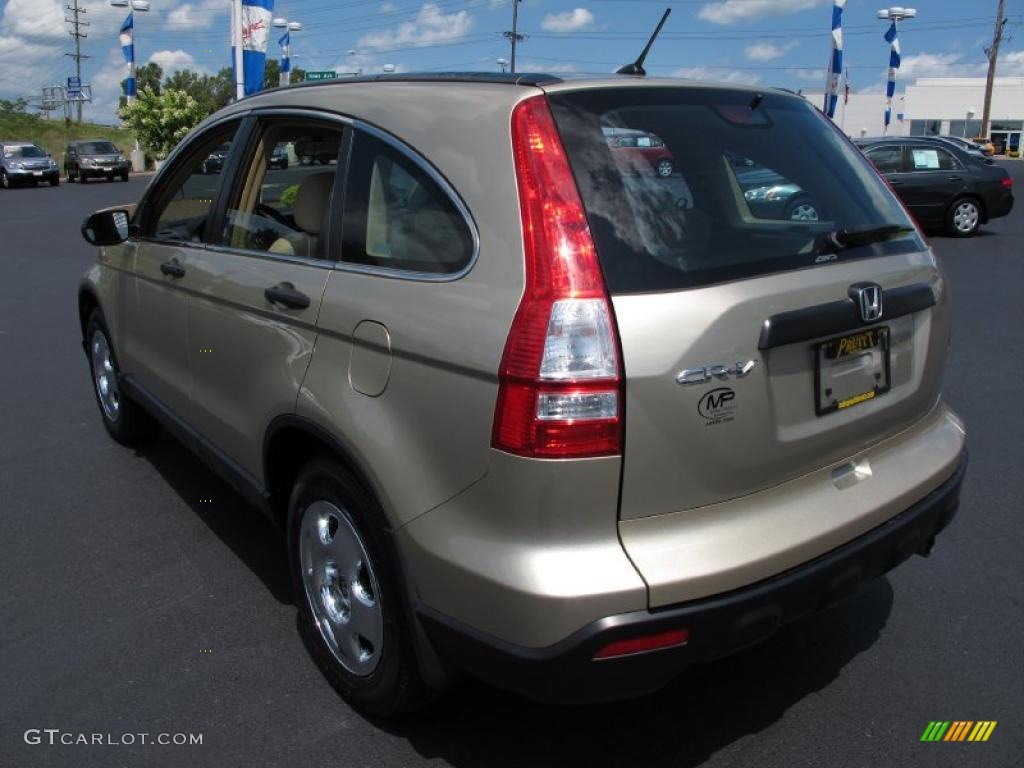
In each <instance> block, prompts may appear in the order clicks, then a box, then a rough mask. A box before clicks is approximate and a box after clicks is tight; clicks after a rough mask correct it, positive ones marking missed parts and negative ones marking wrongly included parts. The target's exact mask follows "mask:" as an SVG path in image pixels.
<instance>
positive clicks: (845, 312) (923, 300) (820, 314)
mask: <svg viewBox="0 0 1024 768" xmlns="http://www.w3.org/2000/svg"><path fill="white" fill-rule="evenodd" d="M866 286H874V283H855V284H854V285H851V286H850V291H849V293H850V294H851V295H848V296H847V297H846V298H845V299H841V300H840V301H830V302H828V303H826V304H815V305H814V306H812V307H804V308H803V309H794V310H790V311H789V312H780V313H778V314H775V315H772V316H771V317H769V318H768V319H767V320H765V321H764V323H763V325H762V326H761V336H760V338H759V339H758V342H757V348H758V349H772V348H773V347H783V346H785V345H787V344H796V343H798V342H801V341H811V340H812V339H818V338H821V337H822V336H832V335H834V334H839V333H844V332H846V331H855V330H857V329H858V328H862V327H864V326H866V325H874V324H875V323H877V322H880V321H881V320H891V319H893V318H896V317H902V316H903V315H910V314H913V313H914V312H920V311H922V310H925V309H929V308H931V307H934V306H935V292H934V291H932V288H931V286H930V285H928V284H927V283H911V284H910V285H904V286H902V287H900V288H885V289H882V288H878V290H879V293H880V296H881V302H880V307H879V308H878V309H879V311H878V314H877V316H874V317H872V318H871V319H869V320H866V319H865V318H864V317H863V315H862V313H861V307H860V306H859V304H858V302H857V301H855V300H854V298H853V296H855V295H858V292H859V291H860V290H861V289H863V288H864V287H866ZM875 287H877V286H875Z"/></svg>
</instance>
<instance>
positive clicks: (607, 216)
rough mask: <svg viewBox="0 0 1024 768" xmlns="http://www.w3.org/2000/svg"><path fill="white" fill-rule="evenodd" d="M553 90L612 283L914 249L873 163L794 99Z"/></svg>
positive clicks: (615, 286) (662, 282) (672, 285)
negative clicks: (845, 244) (838, 244)
mask: <svg viewBox="0 0 1024 768" xmlns="http://www.w3.org/2000/svg"><path fill="white" fill-rule="evenodd" d="M550 101H551V106H552V112H553V114H554V116H555V120H556V122H557V124H558V128H559V132H560V133H561V136H562V141H563V143H564V144H565V147H566V152H567V154H568V155H569V161H570V164H571V165H572V169H573V173H574V174H575V176H576V181H577V184H578V185H579V188H580V194H581V196H582V198H583V203H584V207H585V208H586V211H587V217H588V220H589V223H590V228H591V231H592V233H593V235H594V239H595V242H596V244H597V248H598V253H599V255H600V259H601V263H602V266H603V268H604V271H605V277H606V280H607V281H608V286H609V289H610V290H611V291H612V292H613V293H631V292H646V291H665V290H675V289H680V288H687V287H695V286H700V285H707V284H710V283H716V282H722V281H726V280H734V279H739V278H743V277H751V276H756V275H761V274H767V273H771V272H777V271H782V270H790V269H799V268H805V267H815V266H820V265H824V264H827V263H829V262H833V261H839V260H845V259H851V258H859V257H865V256H873V255H875V256H877V255H883V254H886V253H901V252H907V251H911V250H915V249H920V248H923V247H924V244H923V243H922V242H921V241H920V240H919V238H918V237H917V235H916V232H915V230H914V228H913V224H912V223H911V222H910V221H909V220H908V218H907V215H906V213H905V212H904V211H903V209H902V207H901V206H900V204H899V202H898V201H897V200H896V199H895V197H894V196H893V195H892V193H891V192H890V191H889V190H888V188H887V187H886V186H885V184H884V182H882V181H881V179H879V177H878V174H877V172H876V171H875V170H874V168H872V167H871V165H870V163H868V162H867V161H866V160H865V159H864V157H863V155H861V153H860V152H859V151H858V150H857V149H855V148H854V147H852V146H851V145H850V144H849V143H848V142H847V140H846V139H845V138H844V137H843V136H842V135H841V134H840V133H839V131H838V130H836V129H835V128H834V127H832V126H831V125H830V124H829V123H828V121H827V120H826V119H825V118H824V117H823V116H821V115H820V114H819V113H818V112H817V111H816V110H815V109H814V108H813V107H812V106H811V105H810V104H808V103H807V102H805V101H804V100H803V99H801V98H799V97H796V96H789V95H786V94H777V93H767V94H763V95H760V94H757V93H754V92H742V91H734V90H717V89H703V88H702V89H694V88H673V87H664V88H662V87H645V88H630V89H627V88H607V89H604V88H598V89H588V90H582V91H570V92H563V93H555V94H551V96H550ZM869 231H870V232H877V235H876V236H873V237H858V238H848V239H847V240H846V242H848V243H854V242H855V243H856V247H852V246H850V247H844V248H836V247H833V245H832V244H834V243H835V242H836V237H835V235H836V233H839V235H840V236H839V239H840V241H842V240H843V237H842V235H843V234H844V233H846V234H848V233H854V232H856V233H862V234H863V233H866V232H869Z"/></svg>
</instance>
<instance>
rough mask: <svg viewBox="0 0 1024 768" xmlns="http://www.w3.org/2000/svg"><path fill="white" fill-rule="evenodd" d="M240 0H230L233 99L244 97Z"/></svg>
mask: <svg viewBox="0 0 1024 768" xmlns="http://www.w3.org/2000/svg"><path fill="white" fill-rule="evenodd" d="M242 37H243V35H242V0H231V46H232V48H233V49H234V52H235V55H234V60H235V100H236V101H241V100H242V99H243V98H244V97H245V72H243V71H242Z"/></svg>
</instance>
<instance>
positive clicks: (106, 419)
mask: <svg viewBox="0 0 1024 768" xmlns="http://www.w3.org/2000/svg"><path fill="white" fill-rule="evenodd" d="M85 340H86V355H87V357H88V360H89V373H90V375H91V378H92V384H93V387H92V390H93V394H94V395H95V396H96V404H97V405H98V406H99V409H100V416H101V417H102V419H103V426H104V427H106V428H107V432H109V433H110V436H111V437H112V438H114V440H116V441H117V442H119V443H121V445H127V446H136V445H138V444H139V443H142V442H144V441H145V440H146V439H148V438H150V437H152V436H153V435H154V434H155V433H156V429H157V424H156V421H154V419H153V417H152V416H150V415H149V414H148V413H146V411H144V410H143V409H142V407H141V406H140V405H138V404H137V403H135V402H134V401H132V400H131V399H129V398H128V397H127V396H125V395H124V394H122V392H121V389H120V385H119V384H118V381H117V375H118V373H119V372H120V369H119V368H118V365H117V358H116V357H115V356H114V348H113V346H111V344H110V332H109V331H108V330H107V326H106V323H105V322H104V321H103V314H102V313H101V312H100V311H99V310H98V309H94V310H93V311H92V314H91V315H89V321H88V323H86V326H85Z"/></svg>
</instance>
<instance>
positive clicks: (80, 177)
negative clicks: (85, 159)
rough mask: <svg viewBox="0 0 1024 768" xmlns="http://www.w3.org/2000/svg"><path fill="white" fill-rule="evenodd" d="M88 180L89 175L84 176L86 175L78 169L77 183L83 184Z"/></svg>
mask: <svg viewBox="0 0 1024 768" xmlns="http://www.w3.org/2000/svg"><path fill="white" fill-rule="evenodd" d="M88 181H89V177H88V176H86V175H85V174H84V173H82V172H81V171H79V172H78V183H79V184H85V183H87V182H88Z"/></svg>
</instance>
